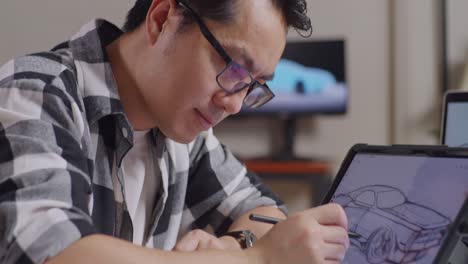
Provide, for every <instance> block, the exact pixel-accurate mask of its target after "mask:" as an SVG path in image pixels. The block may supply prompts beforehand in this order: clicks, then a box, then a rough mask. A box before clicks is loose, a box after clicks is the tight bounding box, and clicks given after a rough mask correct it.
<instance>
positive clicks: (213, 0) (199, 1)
mask: <svg viewBox="0 0 468 264" xmlns="http://www.w3.org/2000/svg"><path fill="white" fill-rule="evenodd" d="M271 1H273V4H274V5H275V6H276V7H278V8H279V9H280V10H281V11H282V13H283V17H284V19H285V21H286V24H287V26H288V27H293V28H294V29H296V30H297V31H298V32H299V34H301V35H302V36H305V37H308V36H310V34H311V33H312V25H311V22H310V18H309V17H308V16H307V3H306V0H271ZM152 2H153V0H137V1H136V3H135V5H134V6H133V8H132V9H131V10H130V11H129V12H128V15H127V20H126V21H125V24H124V27H123V29H124V31H126V32H130V31H133V30H135V29H136V28H138V27H139V26H140V25H141V24H142V23H143V22H144V21H145V18H146V14H147V13H148V10H149V8H150V6H151V3H152ZM185 2H187V4H189V5H190V7H191V8H192V9H194V10H195V11H196V12H197V13H198V14H199V15H200V16H201V17H204V18H208V19H212V20H215V21H219V22H228V21H231V19H232V18H234V16H235V12H236V10H235V1H232V0H186V1H185ZM184 17H185V23H190V22H192V20H191V19H190V16H189V15H188V13H184Z"/></svg>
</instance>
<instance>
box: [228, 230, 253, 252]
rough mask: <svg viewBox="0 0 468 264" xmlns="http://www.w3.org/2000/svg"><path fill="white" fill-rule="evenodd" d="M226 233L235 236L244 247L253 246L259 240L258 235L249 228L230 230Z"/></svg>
mask: <svg viewBox="0 0 468 264" xmlns="http://www.w3.org/2000/svg"><path fill="white" fill-rule="evenodd" d="M225 235H227V236H232V237H234V238H235V239H236V240H237V242H238V243H239V245H240V246H241V248H243V249H244V248H249V247H252V246H253V244H254V242H255V241H256V240H257V237H256V236H255V235H254V234H253V233H252V232H250V231H249V230H242V231H234V232H228V233H226V234H225Z"/></svg>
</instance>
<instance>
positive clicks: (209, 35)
mask: <svg viewBox="0 0 468 264" xmlns="http://www.w3.org/2000/svg"><path fill="white" fill-rule="evenodd" d="M176 3H178V4H179V5H180V6H182V7H183V8H184V9H185V10H187V11H189V13H190V15H191V16H192V17H193V19H194V20H195V22H196V23H197V25H198V27H199V28H200V32H201V33H202V35H203V36H204V37H205V39H206V40H207V41H208V42H209V43H210V45H211V46H212V47H213V48H214V49H215V50H216V52H217V53H218V54H219V55H220V56H221V58H223V60H224V62H225V63H226V66H224V68H223V69H222V70H221V71H220V72H219V73H218V75H216V82H217V83H218V86H219V87H220V88H221V89H223V91H225V92H226V93H227V94H230V95H232V94H236V93H239V92H241V91H243V90H245V89H246V88H248V91H247V94H246V96H245V98H247V96H248V95H249V94H250V92H251V91H252V90H253V89H254V88H256V87H261V88H262V89H263V91H264V92H265V93H266V94H267V95H269V96H270V97H269V98H268V100H266V101H264V102H263V103H262V104H260V105H256V104H253V105H247V104H246V105H247V106H249V107H252V108H259V107H260V106H262V105H264V104H266V103H268V102H269V101H270V100H271V99H273V98H274V97H275V94H274V93H273V92H272V91H271V89H270V87H268V85H267V84H266V83H263V84H262V83H260V82H258V81H257V80H255V78H254V77H253V76H252V74H250V72H249V71H248V70H246V69H245V68H244V67H242V66H241V65H240V64H239V63H237V62H236V61H234V60H233V59H232V58H231V57H230V56H229V55H228V54H227V52H226V51H225V50H224V48H223V47H222V46H221V43H219V41H218V40H217V39H216V38H215V36H214V35H213V33H211V31H210V30H209V29H208V27H207V26H206V24H205V23H204V22H203V20H202V19H201V17H200V16H199V15H198V14H197V12H195V10H193V9H192V8H191V7H190V6H189V5H187V3H185V1H183V0H176ZM231 64H236V66H238V67H240V68H242V69H243V70H245V72H246V73H247V74H248V75H249V77H250V83H246V84H245V86H244V87H242V88H240V89H237V90H235V91H230V90H227V89H226V88H224V87H223V86H222V85H221V83H220V81H219V78H220V76H221V75H222V74H223V73H224V72H225V71H226V70H227V69H228V67H230V65H231ZM245 98H244V101H243V102H244V104H245Z"/></svg>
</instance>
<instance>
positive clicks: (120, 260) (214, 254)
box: [46, 235, 262, 264]
mask: <svg viewBox="0 0 468 264" xmlns="http://www.w3.org/2000/svg"><path fill="white" fill-rule="evenodd" d="M220 262H223V263H224V264H243V263H245V264H253V263H260V264H261V263H262V262H261V258H260V256H259V255H258V254H257V253H256V252H255V250H251V251H249V252H246V251H242V250H223V251H220V250H203V251H194V252H174V251H163V250H158V249H150V248H144V247H140V246H136V245H133V244H131V243H128V242H126V241H123V240H119V239H116V238H113V237H109V236H104V235H91V236H88V237H85V238H83V239H81V240H79V241H77V242H75V243H74V244H72V245H71V246H70V247H68V248H67V249H66V250H64V251H63V252H62V253H60V254H59V255H58V256H56V257H54V258H51V259H49V260H48V261H47V262H46V264H61V263H67V264H74V263H102V264H106V263H112V264H127V263H171V264H187V263H191V264H192V263H193V264H198V263H199V264H207V263H213V264H214V263H220Z"/></svg>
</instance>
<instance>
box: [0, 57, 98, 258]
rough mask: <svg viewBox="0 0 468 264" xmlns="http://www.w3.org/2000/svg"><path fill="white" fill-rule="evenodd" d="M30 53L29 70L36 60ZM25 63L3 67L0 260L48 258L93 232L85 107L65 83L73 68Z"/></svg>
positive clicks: (0, 74) (0, 89)
mask: <svg viewBox="0 0 468 264" xmlns="http://www.w3.org/2000/svg"><path fill="white" fill-rule="evenodd" d="M29 59H30V64H29V65H30V66H28V67H27V68H28V69H31V68H33V67H34V65H37V62H38V61H37V57H35V58H32V57H31V58H29ZM22 60H26V62H27V60H28V58H23V59H22ZM35 62H36V64H35ZM26 64H27V63H21V62H18V61H16V62H15V61H11V62H9V63H7V64H6V66H4V67H3V68H2V69H0V263H43V262H44V261H45V260H46V259H47V258H49V257H52V256H55V255H57V254H58V253H60V252H61V251H62V250H64V249H65V248H67V247H68V246H69V245H71V244H72V243H73V242H75V241H77V240H79V239H80V238H82V237H84V236H86V235H89V234H92V233H94V232H95V228H94V226H93V224H92V220H91V217H90V215H89V212H88V201H89V198H90V195H91V185H90V176H89V175H90V174H89V170H88V160H87V158H86V155H84V153H83V151H82V149H81V145H80V136H79V135H80V133H81V130H82V127H79V126H77V125H76V120H77V118H79V117H80V109H79V108H80V106H79V105H78V104H77V103H76V101H74V100H73V96H71V95H70V94H69V93H67V91H66V89H64V88H63V87H65V86H64V84H65V83H67V82H68V83H69V84H70V85H73V82H72V81H71V80H72V78H71V76H70V73H69V72H68V73H67V72H66V71H63V72H61V73H59V74H58V77H57V76H53V75H52V76H51V75H50V74H46V73H40V72H33V71H29V70H28V71H26V70H24V71H22V70H21V67H22V66H21V65H26ZM49 65H50V67H56V68H57V70H58V71H62V69H60V66H59V65H54V64H50V63H49ZM68 88H72V87H68Z"/></svg>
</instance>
